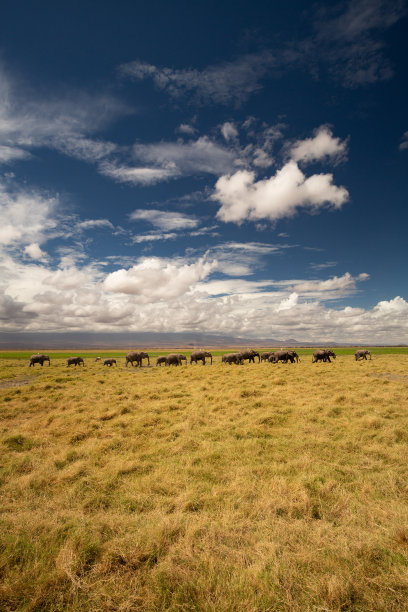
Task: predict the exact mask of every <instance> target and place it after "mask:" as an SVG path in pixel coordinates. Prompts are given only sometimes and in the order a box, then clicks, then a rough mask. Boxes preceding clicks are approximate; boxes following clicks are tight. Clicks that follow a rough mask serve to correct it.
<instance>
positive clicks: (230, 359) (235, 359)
mask: <svg viewBox="0 0 408 612" xmlns="http://www.w3.org/2000/svg"><path fill="white" fill-rule="evenodd" d="M221 362H222V363H229V365H231V363H235V364H237V365H241V364H242V357H241V354H240V353H225V355H223V356H222V358H221Z"/></svg>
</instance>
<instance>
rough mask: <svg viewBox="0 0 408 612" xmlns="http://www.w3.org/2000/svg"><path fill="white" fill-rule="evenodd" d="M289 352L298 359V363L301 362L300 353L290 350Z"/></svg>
mask: <svg viewBox="0 0 408 612" xmlns="http://www.w3.org/2000/svg"><path fill="white" fill-rule="evenodd" d="M288 354H289V355H292V357H293V358H294V359H295V360H296V363H299V361H300V357H299V355H298V354H297V352H296V351H288ZM292 363H293V362H292Z"/></svg>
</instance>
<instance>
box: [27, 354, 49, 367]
mask: <svg viewBox="0 0 408 612" xmlns="http://www.w3.org/2000/svg"><path fill="white" fill-rule="evenodd" d="M44 361H48V365H49V366H50V365H51V362H50V358H49V357H48V355H39V354H38V355H31V357H30V365H29V366H28V367H30V368H31V366H33V367H34V364H35V363H39V364H40V365H41V366H43V365H44Z"/></svg>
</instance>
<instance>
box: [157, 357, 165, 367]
mask: <svg viewBox="0 0 408 612" xmlns="http://www.w3.org/2000/svg"><path fill="white" fill-rule="evenodd" d="M166 359H167V357H158V358H157V359H156V365H157V366H161V364H162V363H164V364H165V363H166Z"/></svg>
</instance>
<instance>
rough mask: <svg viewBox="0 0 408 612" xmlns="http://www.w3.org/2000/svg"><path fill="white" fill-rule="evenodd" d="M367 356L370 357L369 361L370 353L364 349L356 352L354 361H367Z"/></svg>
mask: <svg viewBox="0 0 408 612" xmlns="http://www.w3.org/2000/svg"><path fill="white" fill-rule="evenodd" d="M367 355H370V359H371V353H370V351H368V350H366V349H360V350H359V351H356V352H355V353H354V357H355V358H356V361H358V360H359V359H367Z"/></svg>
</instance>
